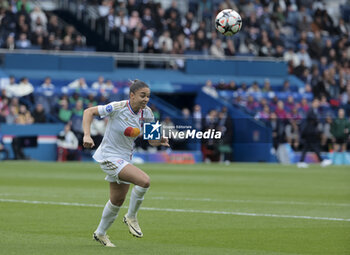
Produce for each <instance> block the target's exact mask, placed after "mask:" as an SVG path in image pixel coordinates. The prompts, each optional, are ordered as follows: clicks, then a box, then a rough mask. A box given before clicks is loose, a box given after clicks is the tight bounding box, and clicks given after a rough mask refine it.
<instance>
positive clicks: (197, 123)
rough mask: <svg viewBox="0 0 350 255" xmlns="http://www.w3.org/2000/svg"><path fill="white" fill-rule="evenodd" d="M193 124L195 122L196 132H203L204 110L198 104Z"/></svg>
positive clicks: (193, 114)
mask: <svg viewBox="0 0 350 255" xmlns="http://www.w3.org/2000/svg"><path fill="white" fill-rule="evenodd" d="M192 116H193V122H194V127H195V129H196V130H198V131H201V130H202V110H201V106H200V105H199V104H196V105H195V106H194V107H193V113H192Z"/></svg>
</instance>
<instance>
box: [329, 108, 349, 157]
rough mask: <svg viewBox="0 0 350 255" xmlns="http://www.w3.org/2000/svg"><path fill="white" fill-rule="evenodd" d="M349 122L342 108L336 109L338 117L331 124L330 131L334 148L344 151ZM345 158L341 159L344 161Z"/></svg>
mask: <svg viewBox="0 0 350 255" xmlns="http://www.w3.org/2000/svg"><path fill="white" fill-rule="evenodd" d="M349 132H350V122H349V121H348V120H347V119H346V118H345V111H344V109H341V108H340V109H339V110H338V118H336V119H335V120H334V121H333V122H332V124H331V133H332V135H333V137H334V143H335V144H334V150H335V151H340V152H345V151H346V144H347V142H348V140H349V134H350V133H349ZM343 157H345V154H343ZM344 160H345V159H343V162H344Z"/></svg>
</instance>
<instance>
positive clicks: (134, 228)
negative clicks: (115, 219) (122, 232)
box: [123, 214, 143, 238]
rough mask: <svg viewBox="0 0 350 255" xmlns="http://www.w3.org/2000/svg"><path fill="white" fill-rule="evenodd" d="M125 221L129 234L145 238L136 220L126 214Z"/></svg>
mask: <svg viewBox="0 0 350 255" xmlns="http://www.w3.org/2000/svg"><path fill="white" fill-rule="evenodd" d="M123 221H124V223H125V224H126V225H128V227H129V232H130V234H132V235H133V236H135V237H139V238H141V237H143V234H142V231H141V228H140V226H139V223H138V221H137V219H136V218H129V217H128V215H127V214H125V216H124V218H123Z"/></svg>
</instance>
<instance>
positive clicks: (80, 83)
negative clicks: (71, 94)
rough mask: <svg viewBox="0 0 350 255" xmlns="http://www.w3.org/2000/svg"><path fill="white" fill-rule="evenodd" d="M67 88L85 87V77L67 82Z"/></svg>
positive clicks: (86, 86)
mask: <svg viewBox="0 0 350 255" xmlns="http://www.w3.org/2000/svg"><path fill="white" fill-rule="evenodd" d="M68 88H70V89H75V90H80V89H87V88H88V85H87V84H86V82H85V79H84V78H83V77H82V78H79V79H76V80H74V81H72V82H71V83H69V84H68Z"/></svg>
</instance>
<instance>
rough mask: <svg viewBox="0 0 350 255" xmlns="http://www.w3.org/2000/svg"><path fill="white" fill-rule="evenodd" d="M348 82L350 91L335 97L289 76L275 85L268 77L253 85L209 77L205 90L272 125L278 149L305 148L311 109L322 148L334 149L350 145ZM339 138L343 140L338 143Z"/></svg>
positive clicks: (275, 144)
mask: <svg viewBox="0 0 350 255" xmlns="http://www.w3.org/2000/svg"><path fill="white" fill-rule="evenodd" d="M348 83H349V84H348V85H347V87H346V91H344V92H343V93H342V94H340V95H338V97H334V98H330V97H327V95H326V94H322V95H321V96H320V97H318V96H317V95H315V94H313V93H312V90H311V88H310V89H308V90H306V91H305V89H304V88H299V89H298V88H296V87H293V86H291V85H290V84H289V81H288V80H286V81H285V82H284V85H283V86H282V87H281V86H278V87H272V86H271V85H270V81H269V80H268V79H265V81H264V84H258V83H257V82H253V83H252V84H251V85H250V86H248V85H247V84H246V83H243V84H240V85H236V83H235V82H234V81H231V82H229V83H225V82H219V83H218V84H213V83H212V81H211V80H208V81H207V83H206V85H205V86H204V87H203V88H202V90H203V92H205V93H206V94H208V95H211V96H212V97H215V98H222V99H223V100H225V101H227V102H229V103H231V104H233V105H234V106H236V107H237V108H239V109H241V110H242V111H244V112H246V113H247V114H250V115H251V116H254V118H255V119H256V120H259V121H262V122H263V123H265V124H266V125H267V126H269V127H271V129H272V136H273V145H274V148H275V149H276V150H277V149H278V147H279V145H281V144H285V143H288V144H290V146H291V148H292V149H294V150H296V151H299V150H301V148H302V146H303V145H302V143H301V141H302V140H304V139H305V134H304V133H303V132H304V131H305V124H306V123H307V120H308V118H310V117H309V116H310V113H314V115H313V117H312V118H314V121H315V128H314V130H313V131H314V133H315V134H317V135H318V141H320V145H321V150H322V151H332V150H334V148H336V149H338V150H339V149H342V150H343V151H346V150H347V148H348V146H349V148H350V82H348ZM299 90H301V91H302V93H299ZM339 122H340V124H339ZM339 125H340V126H339ZM339 137H341V139H340V138H339ZM337 141H338V142H339V141H342V142H341V143H339V144H337V143H336V142H337Z"/></svg>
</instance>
